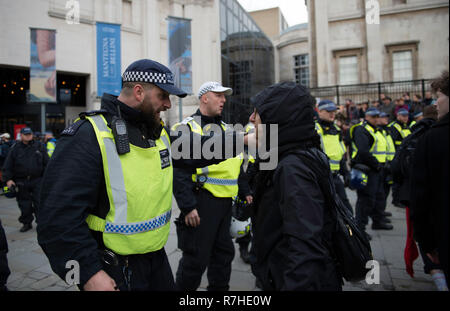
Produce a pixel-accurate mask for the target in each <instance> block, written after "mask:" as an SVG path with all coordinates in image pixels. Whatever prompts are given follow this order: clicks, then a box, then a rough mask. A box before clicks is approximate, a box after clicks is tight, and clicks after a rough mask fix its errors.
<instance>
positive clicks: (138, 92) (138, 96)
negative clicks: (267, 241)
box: [133, 84, 144, 103]
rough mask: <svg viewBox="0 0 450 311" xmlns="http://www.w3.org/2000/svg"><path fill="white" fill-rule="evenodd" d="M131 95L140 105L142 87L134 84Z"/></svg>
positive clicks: (142, 98) (142, 96)
mask: <svg viewBox="0 0 450 311" xmlns="http://www.w3.org/2000/svg"><path fill="white" fill-rule="evenodd" d="M133 95H134V98H135V99H136V100H137V101H138V102H140V103H141V102H142V101H143V100H144V88H143V87H142V85H140V84H136V85H135V86H134V87H133Z"/></svg>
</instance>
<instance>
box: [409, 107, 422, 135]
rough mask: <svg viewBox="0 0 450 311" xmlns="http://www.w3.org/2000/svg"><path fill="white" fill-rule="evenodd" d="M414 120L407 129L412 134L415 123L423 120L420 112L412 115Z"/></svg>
mask: <svg viewBox="0 0 450 311" xmlns="http://www.w3.org/2000/svg"><path fill="white" fill-rule="evenodd" d="M413 116H414V119H413V120H412V122H411V123H410V124H409V128H410V129H411V132H413V131H414V130H413V127H414V125H416V124H417V122H419V121H420V120H422V119H423V118H424V116H423V112H422V111H417V112H415V113H414V115H413Z"/></svg>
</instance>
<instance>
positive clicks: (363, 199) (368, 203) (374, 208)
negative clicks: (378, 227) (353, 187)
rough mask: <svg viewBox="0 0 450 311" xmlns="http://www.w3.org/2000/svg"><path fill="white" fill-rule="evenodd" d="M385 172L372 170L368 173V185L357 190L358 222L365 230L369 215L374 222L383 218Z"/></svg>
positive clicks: (356, 209)
mask: <svg viewBox="0 0 450 311" xmlns="http://www.w3.org/2000/svg"><path fill="white" fill-rule="evenodd" d="M383 177H384V174H383V173H382V172H377V171H373V170H371V171H370V172H369V173H368V174H367V185H366V186H365V187H364V188H363V189H360V190H358V191H357V194H358V199H357V200H356V208H355V211H356V222H357V224H358V226H359V227H360V228H361V229H362V230H365V227H366V225H367V224H368V223H369V216H370V217H371V218H372V221H373V223H377V224H378V223H380V222H381V220H382V219H383V214H382V211H383V210H384V202H385V196H384V178H383Z"/></svg>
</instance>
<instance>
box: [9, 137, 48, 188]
mask: <svg viewBox="0 0 450 311" xmlns="http://www.w3.org/2000/svg"><path fill="white" fill-rule="evenodd" d="M48 161H49V157H48V154H47V150H46V148H45V146H44V145H43V144H41V143H40V142H38V141H34V140H32V141H30V142H29V143H28V144H24V143H23V142H16V144H14V146H13V147H12V148H11V149H10V150H9V152H8V156H7V157H6V160H5V163H4V164H3V176H2V179H3V181H5V182H6V181H8V180H11V179H12V180H14V181H21V180H25V179H28V178H31V179H33V178H39V177H41V176H42V174H43V173H44V170H45V167H46V166H47V163H48Z"/></svg>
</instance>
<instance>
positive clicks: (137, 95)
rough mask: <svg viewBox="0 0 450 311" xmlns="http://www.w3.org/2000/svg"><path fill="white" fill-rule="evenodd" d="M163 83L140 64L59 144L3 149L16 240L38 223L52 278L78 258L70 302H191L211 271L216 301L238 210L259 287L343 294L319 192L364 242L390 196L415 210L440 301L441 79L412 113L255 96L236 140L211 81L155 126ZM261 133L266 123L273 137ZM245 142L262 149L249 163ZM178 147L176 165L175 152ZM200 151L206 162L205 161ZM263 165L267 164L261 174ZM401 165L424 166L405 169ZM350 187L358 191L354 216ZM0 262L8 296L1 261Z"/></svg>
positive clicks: (170, 91) (285, 90)
mask: <svg viewBox="0 0 450 311" xmlns="http://www.w3.org/2000/svg"><path fill="white" fill-rule="evenodd" d="M172 77H173V74H172V73H171V71H170V70H169V69H168V68H167V67H166V66H164V65H162V64H160V63H158V62H155V61H152V60H148V59H143V60H138V61H136V62H134V63H132V64H131V65H130V66H128V67H127V69H126V70H125V72H124V74H123V76H122V82H123V87H122V90H121V93H120V95H119V96H118V97H117V96H113V95H110V94H104V95H103V97H102V103H101V109H100V110H98V111H91V112H85V113H82V114H80V118H79V119H78V120H77V121H76V122H75V123H73V124H72V125H71V126H69V127H68V128H66V129H65V130H64V131H63V132H62V133H61V137H60V139H59V140H58V142H57V143H55V141H53V140H51V139H50V138H49V139H48V140H46V141H45V143H46V144H42V143H39V142H38V141H37V140H34V139H33V132H32V130H31V129H30V128H24V129H22V130H21V135H20V136H21V140H20V142H16V143H15V144H12V146H10V148H9V152H8V155H7V157H6V159H5V162H4V163H3V167H2V172H3V176H2V181H3V182H5V186H6V188H5V191H6V192H11V191H13V189H14V188H15V187H16V186H18V193H17V195H16V199H17V202H18V205H19V207H20V209H21V211H22V214H21V218H20V219H19V221H20V222H22V223H23V227H22V228H21V230H20V231H22V232H24V231H27V230H29V229H31V227H32V225H31V222H32V221H33V214H34V215H35V216H36V218H37V220H36V223H37V238H38V243H39V245H40V246H41V248H42V249H43V251H44V253H45V255H46V256H47V257H48V259H49V262H50V265H51V267H52V269H53V271H54V272H55V273H56V274H57V275H59V276H60V277H61V278H62V279H63V280H67V278H66V276H67V273H68V268H67V263H68V262H69V261H73V260H75V261H77V262H78V264H79V267H80V270H79V273H80V274H79V278H78V280H79V284H78V287H79V288H80V289H81V290H102V291H117V290H121V291H122V290H125V291H126V290H155V291H172V290H179V291H195V290H197V289H198V287H199V286H200V282H201V277H202V275H203V273H204V272H205V270H206V269H208V272H207V278H208V287H207V289H208V290H210V291H227V290H229V281H230V277H231V267H232V261H233V258H234V257H235V251H234V245H233V240H232V234H231V232H230V230H231V228H233V224H235V223H238V222H239V221H237V219H236V218H238V217H237V216H236V214H235V213H236V212H235V209H233V207H235V206H236V202H238V201H239V202H242V201H243V202H245V203H246V204H244V205H243V206H244V207H245V208H248V209H250V211H251V212H250V213H248V217H249V218H251V222H252V229H251V232H249V231H250V228H249V226H245V227H244V229H242V230H240V231H239V234H238V235H237V236H240V239H238V240H237V241H236V242H237V243H239V245H240V248H239V249H240V253H241V254H240V255H241V257H242V258H243V260H244V261H245V262H247V263H249V264H250V265H251V268H252V272H253V274H254V275H255V276H256V280H257V286H258V287H260V288H261V289H263V290H276V291H279V290H287V291H296V290H315V291H340V290H342V284H343V273H342V271H341V270H340V265H339V263H338V262H337V259H336V256H335V249H334V247H335V246H334V245H333V243H334V237H333V234H334V230H335V226H334V225H333V224H334V222H335V217H336V216H335V215H333V213H332V212H331V209H330V206H329V204H330V201H329V198H334V197H335V196H333V193H331V192H335V193H334V194H336V195H337V196H338V197H339V198H340V200H341V201H342V202H343V205H344V206H345V209H346V213H348V214H349V215H353V214H354V215H355V216H354V220H355V222H356V225H357V226H358V227H359V229H360V230H361V232H363V233H364V234H365V237H366V239H370V238H371V237H370V235H368V234H367V233H366V232H365V227H366V226H367V225H368V224H369V218H370V219H372V229H373V230H392V229H393V226H392V224H391V221H390V219H389V217H390V216H392V215H391V214H390V213H389V212H387V211H386V210H385V209H386V200H387V197H388V193H389V191H390V190H389V189H390V188H391V187H392V191H393V203H394V205H396V206H397V207H400V208H407V210H408V212H409V210H410V211H411V213H410V214H411V215H410V222H411V224H410V225H411V227H412V228H413V229H414V237H413V239H412V240H409V242H410V243H411V241H412V243H415V242H414V240H416V241H418V242H419V249H420V250H421V253H422V254H423V259H424V262H425V261H426V260H427V259H428V260H429V261H428V262H425V264H426V265H428V266H427V268H426V269H428V272H429V273H431V271H433V279H434V280H435V282H436V284H438V288H439V289H441V290H445V289H446V283H445V280H446V279H447V281H448V245H447V244H448V220H447V221H446V220H445V219H446V218H445V216H448V195H447V192H446V190H444V188H443V187H444V185H445V182H442V181H443V180H445V181H447V180H448V175H446V171H445V170H444V168H443V167H442V166H441V165H440V162H439V163H438V162H437V161H434V160H433V159H435V157H436V154H435V153H438V154H439V157H443V162H445V165H447V168H448V161H447V160H448V133H447V134H446V136H445V135H444V130H447V131H448V110H449V109H448V106H449V102H448V96H449V92H448V81H449V77H448V72H446V73H444V74H443V75H442V76H441V77H440V78H438V79H436V81H435V82H433V84H432V89H433V92H434V93H436V95H437V101H436V105H434V104H432V99H431V94H432V93H430V94H429V95H430V96H428V95H427V96H428V97H427V98H426V99H425V100H424V101H419V98H418V97H417V96H413V101H410V100H409V94H404V96H403V97H402V99H398V100H396V101H395V103H394V104H392V103H391V99H390V98H389V97H387V96H382V98H380V102H379V104H378V105H377V104H376V103H371V104H370V105H369V104H362V105H361V107H360V108H358V107H357V106H359V105H354V104H353V103H352V101H351V100H348V101H347V102H346V104H345V105H342V106H340V107H338V106H337V105H336V104H335V103H334V102H333V101H330V100H321V101H320V102H319V103H316V101H315V99H314V97H313V96H311V94H310V93H309V90H308V89H307V88H306V87H304V86H302V85H299V84H296V83H294V82H283V83H277V84H274V85H272V86H268V87H266V88H265V89H264V90H262V91H261V92H259V93H258V94H256V95H255V96H254V97H252V99H251V103H252V105H253V106H254V111H253V113H252V114H251V116H250V117H249V124H248V125H247V127H246V128H245V131H244V132H242V131H236V130H234V129H233V127H231V126H229V125H228V124H226V123H225V122H223V120H222V118H221V115H222V111H223V108H224V105H225V104H226V96H227V95H231V94H232V92H233V90H232V89H231V88H229V87H224V86H222V85H221V84H220V83H218V82H206V83H204V84H203V85H202V86H201V87H200V89H199V90H198V93H197V95H198V99H199V103H200V104H199V109H198V110H197V111H196V112H195V113H194V114H193V115H192V116H190V117H188V118H186V119H184V120H183V121H182V122H180V123H177V124H175V125H174V126H172V128H171V129H169V128H167V127H166V126H165V125H164V123H163V122H162V121H161V119H160V113H161V112H162V111H166V110H168V109H170V108H171V102H170V99H169V95H176V96H178V97H185V96H186V95H187V94H186V93H185V92H184V91H183V90H181V89H179V88H178V87H176V86H175V85H174V82H173V79H172ZM427 99H428V100H427ZM381 103H382V104H381ZM436 108H437V109H436ZM411 114H413V117H415V118H416V119H415V121H416V122H417V123H416V124H411V121H412V120H411V119H410V116H411ZM420 114H422V115H420ZM264 124H276V125H277V130H278V133H275V135H276V138H277V139H274V137H273V136H274V133H272V128H271V127H270V128H268V127H261V126H260V125H264ZM214 130H215V131H214ZM217 131H218V132H219V133H221V134H220V135H217V133H218V132H217ZM417 131H420V135H421V137H420V139H418V138H419V137H418V136H419V134H415V133H418V132H417ZM2 136H3V135H2ZM5 136H7V135H5ZM409 137H416V138H417V139H416V140H414V146H417V152H416V153H414V156H413V157H412V158H407V159H408V160H405V159H406V158H403V156H404V154H405V152H403V150H408V151H410V150H411V148H409V147H411V146H412V145H411V143H410V141H411V139H409ZM2 138H3V137H2ZM438 140H439V141H442V143H441V144H439V143H436V142H437V141H438ZM180 142H181V143H180ZM230 143H231V145H230ZM55 144H56V148H54V145H55ZM244 145H245V146H246V147H245V148H244ZM255 145H256V146H258V147H261V146H265V147H267V148H266V149H264V148H263V149H260V148H258V149H257V152H252V146H255ZM405 145H408V146H407V147H408V148H407V147H405ZM441 145H442V148H441ZM230 146H231V148H230ZM430 146H432V148H430ZM186 147H187V150H188V152H187V156H186V157H185V156H182V157H178V156H175V153H177V152H181V153H183V154H185V153H184V152H183V151H186V149H183V148H186ZM207 147H209V150H210V151H211V152H213V153H214V154H215V155H217V154H218V156H215V157H212V158H211V157H210V156H208V155H206V154H204V152H202V151H204V150H205V148H207ZM219 147H220V148H219ZM182 149H183V150H182ZM50 157H51V159H50ZM273 158H276V159H277V161H276V165H275V167H274V168H270V169H265V168H264V167H266V166H265V164H267V163H270V162H271V160H272V159H273ZM404 161H412V163H414V164H413V165H412V166H414V165H423V168H422V169H421V170H417V172H416V171H415V170H414V171H411V170H410V169H408V170H407V171H406V172H405V170H404V169H403V166H404V165H403V166H402V164H404ZM412 166H408V167H409V168H411V167H412ZM80 172H81V173H80ZM428 172H432V173H433V174H434V175H431V176H432V177H433V178H432V180H431V181H430V180H429V179H430V175H429V174H428ZM438 172H440V174H438ZM406 173H408V174H406ZM409 174H410V175H409ZM324 176H325V177H326V176H329V178H330V179H329V180H330V183H332V184H333V186H331V187H330V189H331V190H327V189H326V187H324V186H323V183H322V181H323V180H324V178H325V177H324ZM447 183H448V182H447ZM41 185H45V187H41ZM346 187H349V188H350V189H353V190H356V191H357V196H358V199H357V202H356V206H355V208H353V207H352V206H351V204H350V202H349V200H348V198H347V194H346V190H345V188H346ZM414 187H419V189H420V191H419V190H418V191H415V192H412V191H411V189H416V188H414ZM404 189H406V190H404ZM329 191H331V192H329ZM172 196H174V197H175V199H176V201H177V204H178V207H179V209H180V216H179V217H178V218H177V219H175V225H176V231H177V239H178V248H179V249H180V250H181V251H182V257H181V259H180V262H179V265H178V270H177V271H176V274H175V277H174V276H173V273H172V271H171V267H170V265H169V262H168V258H167V254H166V252H165V248H164V246H165V244H166V242H167V240H168V235H169V231H170V222H171V215H172V209H171V206H172ZM336 198H337V197H336ZM430 200H434V205H433V208H428V206H429V203H428V202H429V201H430ZM447 218H448V217H447ZM240 222H242V221H240ZM0 229H1V228H0ZM2 232H3V230H1V231H0V234H2V235H3V237H0V242H2V241H3V240H5V241H6V239H4V234H3V233H2ZM446 243H447V244H446ZM2 244H3V242H2ZM5 244H6V243H5ZM414 245H415V244H414ZM1 246H2V247H3V245H1ZM249 246H250V250H249V249H248V247H249ZM409 247H410V248H411V245H409ZM410 248H408V252H406V251H405V259H406V258H408V259H409V262H411V261H412V260H414V254H413V253H411V252H410V251H409V249H410ZM6 250H7V246H6ZM1 254H2V257H0V262H1V266H0V274H1V273H2V271H3V275H2V277H3V278H2V279H0V280H1V281H2V282H3V280H4V283H3V284H0V286H3V287H4V286H5V284H6V278H7V274H8V273H6V278H5V277H4V276H5V272H4V271H7V262H6V261H5V260H6V252H5V251H4V250H2V253H1ZM3 254H5V256H3ZM3 257H4V258H3ZM5 267H6V268H5Z"/></svg>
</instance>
